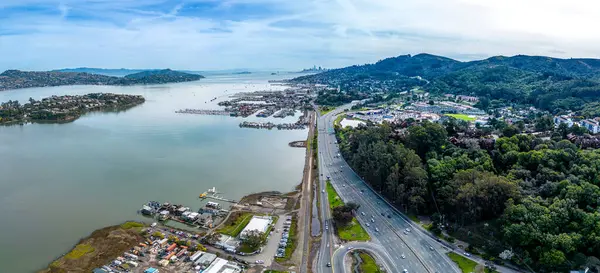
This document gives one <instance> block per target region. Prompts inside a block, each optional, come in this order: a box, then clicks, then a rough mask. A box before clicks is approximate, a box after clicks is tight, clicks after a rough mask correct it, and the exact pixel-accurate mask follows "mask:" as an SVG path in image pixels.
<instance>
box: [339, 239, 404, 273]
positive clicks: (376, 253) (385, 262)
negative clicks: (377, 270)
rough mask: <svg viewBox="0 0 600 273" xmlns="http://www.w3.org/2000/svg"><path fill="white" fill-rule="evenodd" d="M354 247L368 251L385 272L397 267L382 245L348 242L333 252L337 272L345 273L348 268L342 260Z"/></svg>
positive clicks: (392, 270)
mask: <svg viewBox="0 0 600 273" xmlns="http://www.w3.org/2000/svg"><path fill="white" fill-rule="evenodd" d="M356 249H361V250H364V251H366V252H369V254H371V256H373V257H375V260H377V262H378V263H379V264H381V265H382V266H383V268H384V269H385V272H396V270H394V268H397V267H398V266H397V265H395V264H394V262H393V260H392V259H391V257H390V256H389V255H388V253H387V252H386V251H385V249H384V248H383V247H381V246H380V245H377V244H373V243H365V242H352V243H348V244H346V245H344V246H343V247H340V248H338V249H336V250H335V252H334V253H333V260H334V261H335V265H334V266H335V267H334V268H335V269H336V271H337V272H343V273H347V271H348V270H346V267H345V266H344V261H345V259H346V256H347V255H348V253H350V251H353V250H356Z"/></svg>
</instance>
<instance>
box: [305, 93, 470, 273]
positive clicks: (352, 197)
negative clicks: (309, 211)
mask: <svg viewBox="0 0 600 273" xmlns="http://www.w3.org/2000/svg"><path fill="white" fill-rule="evenodd" d="M348 107H349V105H346V106H343V107H340V108H337V109H336V110H334V111H332V112H330V113H328V114H326V115H324V116H320V117H319V120H318V123H317V125H318V132H319V137H318V145H319V164H320V166H319V167H320V169H319V170H320V175H319V178H320V186H321V189H325V180H326V179H327V177H328V176H329V177H330V180H331V184H332V185H333V187H334V188H335V189H336V191H337V192H338V194H339V195H340V197H341V198H342V199H343V200H344V201H346V202H348V201H352V202H355V203H357V204H359V205H360V206H361V207H360V209H359V213H358V215H357V218H358V220H359V222H360V223H361V224H362V225H363V227H365V228H366V229H367V231H368V232H369V234H370V235H371V238H372V241H373V243H375V244H378V245H381V246H382V247H383V249H385V251H386V252H387V253H388V255H389V257H390V258H391V260H392V261H393V264H394V265H395V267H394V268H393V269H392V270H391V272H401V271H402V270H403V269H407V270H408V272H428V273H434V272H444V273H450V272H457V273H459V272H460V271H459V269H458V268H457V267H456V265H455V264H454V262H452V261H451V260H450V259H449V258H448V257H447V256H446V255H445V252H447V251H448V250H446V249H445V247H444V246H443V245H442V244H440V243H438V242H436V241H435V240H434V239H433V238H431V237H429V236H428V235H426V234H425V233H423V232H422V231H421V230H420V229H415V228H414V227H413V226H412V225H411V223H410V222H409V221H407V220H405V219H404V218H403V217H401V216H400V215H399V214H398V213H397V212H396V211H394V210H393V209H392V207H391V206H390V205H389V204H387V203H386V202H384V201H383V200H382V199H381V197H380V196H378V195H377V194H376V193H375V192H373V191H371V189H370V188H369V187H368V186H367V185H366V184H365V183H364V181H363V180H362V179H361V178H360V177H358V176H357V175H356V174H355V173H354V171H352V169H351V168H350V167H349V166H348V164H346V162H345V161H344V160H343V158H342V157H341V156H338V153H339V150H338V147H337V145H336V139H335V134H334V130H333V121H334V119H335V116H336V115H337V114H338V113H340V112H342V111H343V109H344V108H348ZM322 196H323V198H322V200H324V201H323V202H321V207H322V208H321V209H322V212H323V214H322V215H324V217H323V219H325V221H324V222H325V223H327V222H329V221H330V220H329V219H330V218H331V217H330V213H329V209H328V207H325V208H324V206H326V205H325V204H327V199H326V194H324V193H322ZM363 213H364V215H363ZM382 213H383V215H382ZM388 215H389V217H388ZM367 223H368V224H369V227H367V226H366V224H367ZM406 228H409V229H410V232H407V234H404V232H403V231H404V230H405V229H406ZM331 230H332V229H329V230H326V232H324V233H323V238H322V242H325V243H322V244H321V249H320V250H321V251H320V252H319V256H318V259H319V260H318V265H317V266H318V268H317V269H318V272H332V270H331V268H328V267H327V266H326V264H327V263H330V262H331V261H332V260H331V258H332V253H333V249H334V248H335V246H334V245H333V244H332V240H331V237H332V234H331ZM328 243H329V246H327V244H328ZM403 256H404V257H405V258H402V257H403ZM334 262H336V263H337V262H339V261H334Z"/></svg>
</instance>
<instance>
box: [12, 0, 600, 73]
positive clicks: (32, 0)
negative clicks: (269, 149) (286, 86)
mask: <svg viewBox="0 0 600 273" xmlns="http://www.w3.org/2000/svg"><path fill="white" fill-rule="evenodd" d="M572 2H576V5H574V3H572ZM597 2H599V1H595V0H578V1H566V0H483V1H482V0H301V1H294V0H181V1H171V0H0V60H1V61H0V70H5V69H22V70H47V69H56V68H65V67H82V66H87V67H103V68H121V67H125V68H166V67H169V68H174V69H190V70H217V69H232V68H252V69H286V70H295V69H300V68H304V67H312V65H320V66H323V67H341V66H346V65H352V64H363V63H369V62H374V61H377V60H379V59H382V58H385V57H390V56H397V55H401V54H416V53H421V52H427V53H432V54H439V55H445V56H449V57H453V58H457V59H461V60H469V59H477V58H485V57H488V56H493V55H515V54H529V55H548V56H555V57H563V58H570V57H596V58H597V57H600V47H598V46H597V45H598V44H600V32H598V31H597V30H596V29H595V28H596V26H598V25H600V16H598V14H600V3H597Z"/></svg>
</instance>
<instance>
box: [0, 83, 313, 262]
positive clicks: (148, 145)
mask: <svg viewBox="0 0 600 273" xmlns="http://www.w3.org/2000/svg"><path fill="white" fill-rule="evenodd" d="M245 77H246V78H244V79H239V77H233V78H232V77H231V76H227V77H223V78H222V79H221V78H218V77H213V78H210V79H206V80H205V81H201V82H189V83H179V84H168V85H163V86H161V87H160V88H156V87H148V86H126V87H123V86H62V87H48V88H31V89H20V90H15V91H3V92H0V93H1V94H0V97H2V99H1V101H9V100H13V101H15V100H18V101H20V102H26V101H28V99H29V98H30V97H31V98H33V99H35V100H36V101H37V100H41V99H42V98H45V97H51V96H52V95H85V94H90V93H101V92H104V93H114V94H131V95H142V96H144V98H146V102H145V103H144V104H141V105H139V106H137V107H134V108H132V109H130V110H128V111H125V112H118V113H116V112H95V113H91V114H86V115H84V116H82V117H81V118H79V119H77V120H76V121H74V122H71V123H67V124H52V125H48V124H37V123H34V124H27V125H25V126H22V127H21V126H1V127H0V140H2V141H0V150H2V151H3V152H2V153H1V154H0V158H2V159H0V160H1V161H2V162H3V163H4V164H2V166H0V172H1V173H2V174H3V176H4V179H1V181H0V188H1V190H0V195H2V200H3V201H4V202H5V204H6V205H5V206H2V207H1V208H0V215H2V216H3V224H2V225H0V230H2V231H3V232H1V233H0V241H2V242H4V243H5V244H6V245H11V246H15V247H11V248H6V249H4V250H2V251H0V252H1V253H2V255H0V272H15V273H20V272H37V270H39V269H40V268H42V267H44V266H47V264H48V262H49V258H50V257H55V256H57V255H60V254H61V253H65V252H67V251H68V250H69V249H70V248H71V247H72V246H73V245H74V244H76V243H77V242H78V241H79V240H80V239H81V238H83V237H85V236H87V235H89V233H90V232H91V231H93V230H95V229H97V228H98V227H102V226H107V225H110V224H114V223H120V222H123V221H128V220H142V221H153V220H150V219H149V217H146V216H143V215H141V214H138V213H136V212H137V211H138V210H139V209H140V208H141V206H142V205H143V204H146V203H147V202H148V201H149V200H156V201H160V202H161V203H162V202H164V201H169V202H173V203H175V204H183V205H185V206H187V207H190V208H191V209H193V210H192V212H197V210H198V209H199V208H200V207H202V206H203V205H204V203H206V201H214V202H219V203H221V204H223V207H224V208H225V209H228V205H229V204H231V203H228V202H227V203H225V202H222V201H219V200H215V199H208V200H204V201H203V200H200V199H199V198H198V195H199V194H200V193H202V192H204V191H206V190H207V189H208V188H211V187H213V186H216V187H217V188H218V189H227V193H226V194H224V195H223V194H220V195H221V196H223V197H225V198H227V199H233V200H239V199H240V198H241V197H242V196H244V195H246V194H248V193H249V192H261V191H265V190H277V191H281V192H285V191H289V190H290V189H292V188H293V187H294V186H295V185H296V184H297V183H298V181H299V180H300V179H301V176H302V167H303V166H304V155H305V152H304V151H303V150H301V149H292V148H289V147H288V143H289V142H291V141H294V140H298V139H303V138H306V132H305V131H303V130H289V131H267V130H241V129H240V127H239V123H240V122H241V120H238V119H236V118H224V116H214V115H206V116H202V117H201V118H200V116H197V115H192V114H177V113H175V110H178V109H210V108H209V107H208V106H205V103H204V102H205V101H210V99H212V98H214V97H220V96H221V95H222V94H223V91H224V90H230V93H236V92H243V91H253V90H256V89H257V88H258V89H267V90H268V89H269V86H267V83H266V81H267V79H269V78H272V77H271V76H268V75H267V76H264V78H261V77H262V76H261V75H260V74H252V75H248V76H245ZM246 82H250V83H248V84H247V83H246ZM244 85H248V88H247V89H245V88H244ZM252 85H255V87H254V88H251V87H252ZM219 99H221V98H219ZM218 101H219V100H217V101H215V102H213V104H214V106H216V103H217V102H218ZM209 103H210V102H209ZM211 107H212V105H211ZM213 109H215V110H222V109H219V108H213ZM296 116H299V115H296ZM292 119H293V118H292ZM264 121H267V120H264ZM290 122H295V120H292V121H290ZM257 154H260V155H263V156H264V158H261V160H256V155H257ZM234 166H235V167H234ZM232 168H235V169H236V172H233V171H231V170H232ZM31 169H36V171H35V172H33V171H31ZM272 181H280V183H276V184H273V183H272ZM24 196H27V200H30V201H28V202H27V203H26V204H25V206H24V203H23V202H22V200H24V199H23V198H24ZM74 204H75V205H74ZM24 213H26V214H27V215H28V217H23V214H24ZM72 219H78V221H79V222H80V224H77V225H67V226H66V223H70V222H71V221H72ZM167 223H168V224H169V225H172V226H176V227H179V226H182V227H185V228H188V227H189V229H196V228H195V227H192V226H188V225H185V224H181V223H179V222H176V221H174V220H173V221H171V220H169V221H167ZM24 226H26V227H29V228H28V229H24V228H23V227H24ZM66 227H68V228H66ZM197 231H201V230H200V229H197ZM47 234H53V235H52V236H50V237H48V236H47ZM23 237H28V238H29V239H30V240H32V241H43V242H45V243H44V246H43V247H36V248H31V247H26V246H25V245H22V244H20V243H19V242H21V241H22V239H21V238H23Z"/></svg>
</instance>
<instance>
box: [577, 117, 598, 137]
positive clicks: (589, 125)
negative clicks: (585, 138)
mask: <svg viewBox="0 0 600 273" xmlns="http://www.w3.org/2000/svg"><path fill="white" fill-rule="evenodd" d="M579 126H582V127H585V128H586V129H588V131H590V133H591V134H597V133H600V124H599V123H598V121H595V120H593V119H585V120H582V121H580V122H579Z"/></svg>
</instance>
